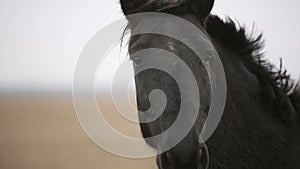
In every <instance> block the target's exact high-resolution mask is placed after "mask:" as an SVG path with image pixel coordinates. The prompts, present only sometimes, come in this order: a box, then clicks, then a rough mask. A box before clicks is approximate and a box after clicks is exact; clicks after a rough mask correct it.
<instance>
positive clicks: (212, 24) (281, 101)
mask: <svg viewBox="0 0 300 169" xmlns="http://www.w3.org/2000/svg"><path fill="white" fill-rule="evenodd" d="M205 29H206V31H207V32H208V33H209V34H210V36H211V37H212V38H213V39H216V40H218V41H219V42H221V44H222V45H224V46H225V47H226V49H228V50H230V51H231V52H233V53H235V54H237V55H238V56H240V57H241V59H242V61H243V63H244V65H245V66H246V67H247V69H248V70H249V71H250V72H251V73H253V74H255V75H256V77H257V79H258V81H259V84H260V96H259V100H260V102H262V103H263V104H272V103H273V104H272V106H269V107H273V108H272V109H271V110H270V111H273V112H276V113H277V114H278V115H279V116H280V117H281V118H282V119H283V120H284V121H288V117H290V115H291V114H293V113H295V109H296V110H297V111H298V114H299V116H300V87H299V85H298V86H297V85H296V84H295V82H294V80H293V79H291V76H290V75H289V74H288V72H287V70H286V69H285V68H284V67H283V64H282V59H280V66H279V68H277V67H276V66H274V65H273V64H272V63H270V62H269V61H268V60H266V59H265V55H264V52H263V48H264V46H265V45H264V40H263V35H262V33H261V34H259V35H258V36H256V37H254V36H253V34H250V35H247V32H246V29H245V27H242V26H240V25H239V24H237V23H235V22H234V21H233V20H232V19H231V18H229V17H228V18H226V19H224V20H222V19H221V18H219V17H218V16H215V15H210V16H209V17H208V18H207V20H206V22H205ZM291 102H292V104H291ZM274 103H275V104H274ZM293 110H294V112H291V111H293ZM282 112H287V113H288V115H286V114H283V113H282Z"/></svg>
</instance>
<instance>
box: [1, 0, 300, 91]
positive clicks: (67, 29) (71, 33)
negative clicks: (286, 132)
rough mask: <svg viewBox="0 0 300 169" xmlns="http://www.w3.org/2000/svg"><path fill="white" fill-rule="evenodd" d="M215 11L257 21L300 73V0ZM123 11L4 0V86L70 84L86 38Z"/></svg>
mask: <svg viewBox="0 0 300 169" xmlns="http://www.w3.org/2000/svg"><path fill="white" fill-rule="evenodd" d="M214 13H216V14H218V15H222V16H227V15H229V16H230V17H232V18H233V19H235V20H238V21H239V22H240V23H241V24H245V25H247V26H248V27H249V29H251V27H252V25H253V23H255V27H256V31H257V32H264V35H265V39H266V49H265V51H266V54H267V56H268V57H269V58H270V59H271V61H272V62H273V63H275V64H278V61H279V57H282V58H283V59H284V64H285V66H286V67H287V68H288V70H289V72H290V73H291V74H292V75H293V77H294V78H298V77H299V76H300V56H299V53H298V48H299V44H300V43H299V40H300V2H299V0H286V1H279V0H278V1H274V0H263V1H262V0H216V4H215V7H214ZM121 16H122V14H121V10H120V6H119V3H118V0H0V23H1V26H0V89H2V90H3V89H4V90H7V89H9V88H11V89H13V88H42V89H43V88H49V87H50V88H51V87H52V88H56V87H64V88H69V89H70V88H71V86H72V78H73V72H74V69H75V64H76V61H77V59H78V57H79V55H80V52H81V50H82V48H83V47H84V45H85V44H86V42H87V41H88V40H89V38H91V37H92V36H93V35H94V34H95V33H96V32H97V31H98V30H100V29H101V28H103V27H104V26H105V25H107V24H109V23H110V22H112V21H114V20H116V19H118V18H120V17H121ZM111 63H112V64H113V63H114V62H111ZM116 63H117V62H116ZM106 71H107V70H106ZM108 72H109V71H108ZM106 76H112V75H111V74H106Z"/></svg>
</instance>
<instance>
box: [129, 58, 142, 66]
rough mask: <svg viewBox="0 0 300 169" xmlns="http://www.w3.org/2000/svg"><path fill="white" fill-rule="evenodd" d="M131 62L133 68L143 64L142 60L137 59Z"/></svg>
mask: <svg viewBox="0 0 300 169" xmlns="http://www.w3.org/2000/svg"><path fill="white" fill-rule="evenodd" d="M132 61H133V64H134V65H135V66H137V65H140V64H142V63H143V61H142V59H140V58H139V57H135V58H133V59H132Z"/></svg>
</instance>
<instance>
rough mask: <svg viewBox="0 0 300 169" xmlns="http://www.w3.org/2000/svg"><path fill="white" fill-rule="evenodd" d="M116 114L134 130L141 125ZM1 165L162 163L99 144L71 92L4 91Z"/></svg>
mask: <svg viewBox="0 0 300 169" xmlns="http://www.w3.org/2000/svg"><path fill="white" fill-rule="evenodd" d="M107 108H109V106H108V107H107ZM110 111H114V110H113V109H111V110H110ZM108 118H109V117H108ZM113 119H115V118H111V120H112V123H114V125H116V124H119V126H116V128H117V129H118V128H119V129H120V130H121V129H122V130H124V131H122V132H124V133H127V132H128V135H131V134H132V135H136V133H137V132H139V130H138V128H137V125H129V126H125V127H124V126H122V125H125V123H124V124H122V123H118V122H116V121H114V120H113ZM133 148H134V147H133ZM0 169H156V167H155V163H154V159H143V160H134V159H126V158H122V157H118V156H115V155H112V154H110V153H107V152H105V151H104V150H102V149H100V148H99V147H98V146H97V145H95V144H94V143H93V142H92V141H91V140H90V139H89V138H88V137H87V135H86V134H85V133H84V132H83V130H82V129H81V127H80V125H79V122H78V121H77V118H76V113H75V111H74V108H73V103H72V97H71V94H65V95H63V94H59V95H55V94H30V95H29V94H23V95H19V94H14V95H13V94H1V95H0Z"/></svg>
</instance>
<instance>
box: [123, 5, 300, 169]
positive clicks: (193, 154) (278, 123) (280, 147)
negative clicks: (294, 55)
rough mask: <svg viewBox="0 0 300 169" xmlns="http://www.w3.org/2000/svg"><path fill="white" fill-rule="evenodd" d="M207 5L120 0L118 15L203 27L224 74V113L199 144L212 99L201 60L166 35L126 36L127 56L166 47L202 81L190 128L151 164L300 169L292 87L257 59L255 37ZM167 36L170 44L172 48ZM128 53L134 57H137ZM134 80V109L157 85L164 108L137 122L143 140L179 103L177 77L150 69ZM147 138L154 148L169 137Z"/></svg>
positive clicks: (299, 110)
mask: <svg viewBox="0 0 300 169" xmlns="http://www.w3.org/2000/svg"><path fill="white" fill-rule="evenodd" d="M213 4H214V0H121V6H122V9H123V12H124V14H125V15H130V14H134V13H140V12H163V13H169V14H173V15H176V16H179V17H182V18H184V19H186V20H188V21H190V22H192V23H194V24H195V25H197V26H198V27H199V29H203V30H205V32H206V33H207V34H208V36H209V38H210V41H211V43H212V44H213V45H214V47H215V49H216V50H217V52H218V54H219V56H220V58H221V61H222V63H223V66H224V70H225V73H226V79H227V101H226V106H225V111H224V115H223V117H222V120H221V122H220V124H219V126H218V128H217V130H216V131H215V133H214V134H213V136H212V137H211V138H210V139H209V140H207V141H206V143H205V144H199V142H198V137H199V130H201V128H202V126H203V121H204V119H205V117H206V115H207V112H208V109H209V107H210V99H211V98H210V87H209V86H208V85H207V81H208V75H207V73H206V71H205V69H204V68H203V63H202V62H201V60H198V59H197V57H195V53H193V52H192V51H191V50H190V49H189V48H188V47H186V46H184V45H182V44H181V43H180V42H177V41H176V40H174V39H172V38H170V37H166V36H163V35H156V34H144V35H138V36H132V37H131V38H130V42H129V54H130V55H131V54H132V53H134V52H136V51H138V50H141V49H145V48H160V49H164V50H169V51H171V52H173V53H175V54H176V55H177V56H180V57H181V58H182V59H183V60H184V61H185V62H186V63H187V64H188V65H189V66H190V67H191V69H192V71H193V73H194V74H195V75H196V78H197V81H198V85H199V86H201V87H200V91H199V92H200V93H201V103H200V109H199V115H198V118H197V121H196V123H195V125H194V127H193V128H192V129H191V131H190V132H189V133H188V135H187V136H186V137H185V138H184V139H183V140H182V141H181V142H180V143H179V144H178V145H176V146H175V147H174V148H172V149H171V150H169V151H167V152H165V153H163V154H160V155H158V156H157V165H158V168H159V169H200V168H211V169H217V168H220V169H221V168H224V169H241V168H243V169H247V168H249V169H271V168H272V169H288V168H291V169H292V168H293V169H296V168H300V122H299V118H298V117H299V116H300V89H299V87H297V85H296V84H295V83H294V82H293V81H292V80H291V79H290V76H289V75H288V74H287V72H286V70H285V69H284V68H283V66H282V65H281V66H280V67H279V68H276V67H274V66H273V65H272V64H270V63H269V62H268V61H267V60H265V59H264V58H263V57H264V55H263V52H262V48H263V41H262V35H260V36H258V37H256V38H253V37H251V36H248V35H247V33H246V31H245V28H243V27H239V26H237V25H236V24H235V23H234V22H233V21H232V20H231V19H227V20H222V19H220V18H219V17H218V16H214V15H212V14H210V11H211V9H212V7H213ZM129 24H130V23H129ZM129 29H130V26H129ZM169 42H172V44H173V49H172V50H170V46H169V44H170V43H169ZM131 58H132V55H131ZM132 59H133V61H134V62H141V59H139V58H132ZM144 64H147V63H144ZM135 83H136V90H137V103H138V109H139V110H140V111H145V110H147V109H148V108H149V107H150V103H149V100H148V96H149V93H150V92H151V91H152V90H153V89H161V90H162V91H164V93H165V95H166V97H167V106H166V108H165V110H164V112H163V114H162V115H161V116H160V117H159V118H158V119H156V120H155V121H153V122H149V123H141V124H140V126H141V130H142V133H143V137H144V138H148V137H151V136H155V135H157V134H160V133H162V132H164V131H165V130H166V129H168V127H170V125H172V123H173V122H174V121H175V119H176V117H177V114H178V110H179V108H180V90H179V89H178V86H177V84H176V82H175V81H174V79H172V78H170V77H169V75H168V74H166V73H164V72H162V71H158V70H151V69H150V70H145V71H143V72H141V73H139V74H137V75H136V76H135ZM203 97H204V99H202V98H203ZM146 141H147V140H146ZM147 143H148V144H149V145H150V146H151V147H153V148H155V149H157V150H159V149H160V147H161V146H160V145H159V144H168V140H164V142H161V141H159V142H147Z"/></svg>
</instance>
